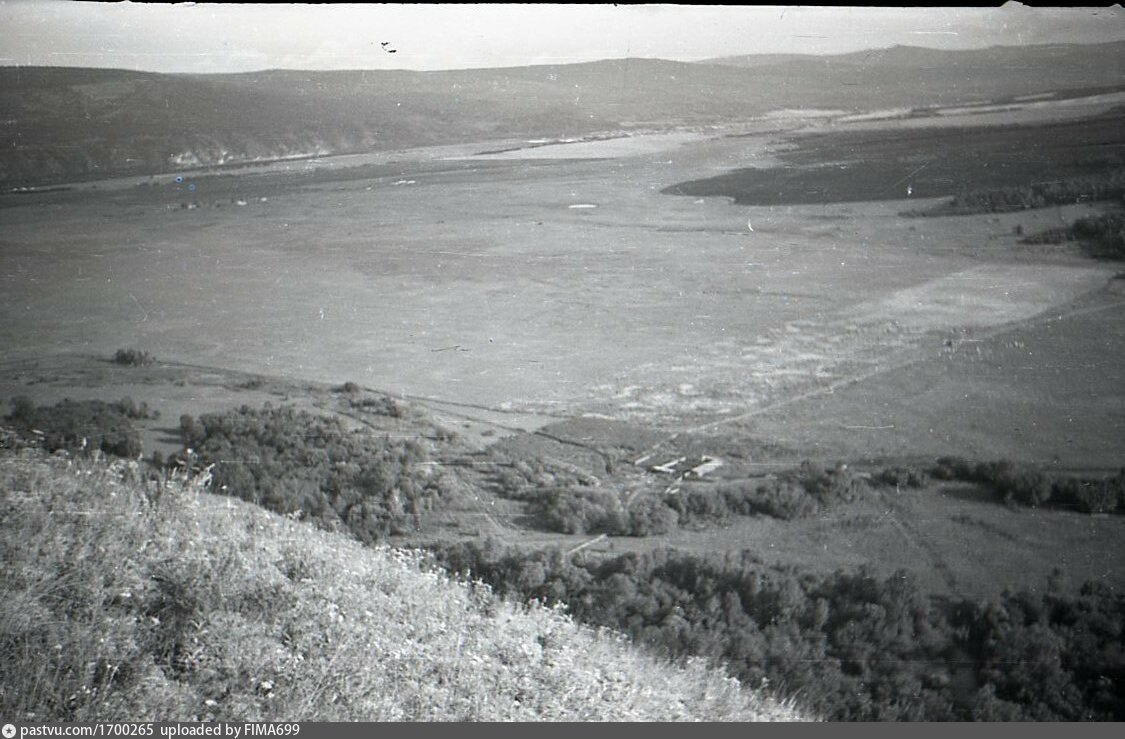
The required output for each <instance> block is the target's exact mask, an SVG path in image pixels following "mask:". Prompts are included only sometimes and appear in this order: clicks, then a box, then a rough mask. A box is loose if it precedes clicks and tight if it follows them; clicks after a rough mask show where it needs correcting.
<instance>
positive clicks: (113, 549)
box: [0, 450, 801, 722]
mask: <svg viewBox="0 0 1125 739" xmlns="http://www.w3.org/2000/svg"><path fill="white" fill-rule="evenodd" d="M0 455H2V456H0V490H2V503H0V505H2V511H3V513H2V514H0V556H2V561H3V568H0V590H2V591H3V592H4V593H5V598H4V599H3V602H2V604H0V664H3V665H4V670H3V672H2V673H0V674H2V677H0V714H2V715H4V716H6V717H18V720H21V721H31V722H38V721H56V720H74V721H95V720H97V721H104V720H123V719H127V720H149V721H154V720H155V721H168V720H179V721H198V720H219V721H294V720H305V721H309V720H314V721H356V720H369V721H387V720H399V721H402V720H406V721H411V720H417V721H428V720H482V721H544V720H584V721H591V720H596V721H614V720H623V721H667V720H707V721H719V720H735V721H749V720H775V721H776V720H800V719H801V716H800V715H799V714H798V713H797V712H795V711H794V710H793V709H792V708H790V707H788V706H787V705H784V704H782V703H779V702H778V701H776V700H774V699H771V698H767V697H763V696H760V695H758V694H755V693H752V692H750V691H748V690H746V689H745V688H743V687H742V686H741V685H740V684H739V683H738V682H737V681H735V680H733V679H731V678H729V677H727V676H725V675H724V674H723V673H721V672H718V671H715V670H713V669H711V668H708V667H706V666H705V665H703V664H702V663H700V662H690V663H688V664H685V665H682V666H675V665H671V664H668V663H662V662H659V661H657V660H656V659H654V658H652V657H649V656H647V655H644V654H642V653H641V652H640V651H638V650H636V649H634V648H633V647H632V646H631V645H629V644H628V643H626V642H624V641H623V640H622V638H621V637H618V636H616V635H614V634H612V633H609V632H595V631H593V630H591V629H589V628H586V627H582V626H579V625H577V624H575V623H574V622H573V621H571V620H570V618H568V617H567V616H566V615H565V614H563V613H561V612H559V611H558V610H552V609H548V608H545V607H531V608H527V607H523V606H517V605H515V604H512V603H508V602H506V601H503V600H501V599H499V598H497V597H495V596H494V595H493V594H492V593H491V592H490V591H489V590H488V588H487V586H484V585H483V584H480V583H474V582H471V581H468V580H464V579H456V578H450V577H449V576H447V575H446V574H445V573H444V572H443V571H441V570H439V569H437V568H435V567H433V566H432V565H431V564H430V563H429V562H428V560H427V559H426V556H425V555H424V554H421V553H418V552H412V551H403V550H394V549H387V548H377V549H373V548H368V547H364V546H362V545H361V544H359V543H358V542H356V541H354V540H352V539H349V538H347V537H345V536H344V535H343V534H339V533H332V532H326V531H321V530H317V529H314V528H313V527H312V526H311V525H309V524H307V523H303V522H299V521H295V520H289V519H286V518H283V517H280V516H277V515H275V514H271V513H269V512H266V511H264V510H262V509H260V508H258V507H256V506H253V505H250V504H247V503H243V502H240V501H236V500H233V499H229V498H221V497H218V496H212V495H209V494H206V493H203V492H201V490H202V487H203V485H202V481H200V480H185V479H171V480H165V481H162V482H157V481H155V480H145V479H144V476H143V475H142V474H141V473H140V471H139V469H138V467H137V466H136V464H135V463H125V462H116V463H113V464H106V463H104V462H98V461H96V460H72V459H66V458H61V457H47V456H45V455H43V454H42V453H39V452H34V453H32V452H31V450H22V451H20V452H15V451H12V450H4V451H0Z"/></svg>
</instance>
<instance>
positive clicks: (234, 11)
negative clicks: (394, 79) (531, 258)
mask: <svg viewBox="0 0 1125 739" xmlns="http://www.w3.org/2000/svg"><path fill="white" fill-rule="evenodd" d="M1122 39H1125V12H1123V11H1122V9H1121V7H1120V5H1116V6H1113V7H1111V8H1100V9H1095V8H1088V9H1070V8H1052V9H1032V8H1027V7H1025V6H1021V5H1018V4H1015V3H1009V4H1007V5H1005V6H1003V7H1002V8H881V7H854V8H837V7H821V8H816V7H801V6H743V7H739V6H710V7H708V6H689V5H634V6H616V7H615V6H612V5H492V4H490V5H462V6H451V5H393V4H387V5H300V4H292V5H234V4H215V5H206V4H203V5H191V4H184V5H160V4H144V3H118V4H108V3H82V2H59V1H56V0H0V65H16V64H19V65H49V66H76V67H120V68H126V69H142V70H150V71H158V72H241V71H250V70H256V69H267V68H289V69H395V68H398V69H455V68H465V67H497V66H515V65H523V64H551V63H567V62H579V61H589V60H594V59H606V58H620V57H626V56H634V57H660V58H665V59H678V60H685V61H687V60H697V59H704V58H708V57H714V56H723V55H733V54H754V53H811V54H823V53H840V52H848V51H858V50H861V49H867V48H881V47H887V46H893V45H895V44H905V45H914V46H928V47H932V48H945V49H966V48H980V47H984V46H991V45H998V44H1002V45H1018V44H1042V43H1059V42H1077V43H1094V42H1101V41H1115V40H1122ZM384 42H386V46H384V45H383V43H384ZM391 49H393V50H394V53H393V54H392V53H390V50H391Z"/></svg>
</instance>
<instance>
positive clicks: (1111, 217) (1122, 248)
mask: <svg viewBox="0 0 1125 739" xmlns="http://www.w3.org/2000/svg"><path fill="white" fill-rule="evenodd" d="M1064 241H1077V242H1079V243H1080V245H1081V247H1082V250H1083V251H1085V252H1086V253H1087V254H1088V255H1090V256H1091V257H1094V258H1096V259H1125V213H1105V214H1103V215H1100V216H1087V217H1086V218H1079V219H1078V220H1076V221H1075V222H1074V223H1072V224H1071V225H1069V226H1066V227H1064V228H1052V229H1048V230H1046V231H1041V232H1039V233H1035V234H1032V235H1030V236H1028V237H1026V238H1025V239H1023V241H1022V243H1024V244H1061V243H1062V242H1064Z"/></svg>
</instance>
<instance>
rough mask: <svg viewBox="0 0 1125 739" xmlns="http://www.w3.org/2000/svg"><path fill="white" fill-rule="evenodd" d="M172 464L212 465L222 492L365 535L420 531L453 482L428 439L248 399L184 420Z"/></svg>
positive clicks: (364, 538) (371, 537)
mask: <svg viewBox="0 0 1125 739" xmlns="http://www.w3.org/2000/svg"><path fill="white" fill-rule="evenodd" d="M180 431H181V434H182V436H183V443H184V452H183V453H181V454H178V455H176V456H175V457H173V458H172V459H170V460H169V461H168V464H172V465H190V466H192V467H195V468H198V467H202V466H207V465H214V467H213V468H212V471H211V475H212V483H211V484H212V488H213V490H214V491H215V492H219V493H222V494H225V495H231V496H235V497H238V498H242V499H243V500H249V501H253V502H256V503H259V504H260V505H262V506H264V507H265V508H268V509H270V510H272V511H275V512H278V513H283V514H296V515H300V516H301V517H307V518H310V519H312V520H314V521H316V522H317V523H319V524H321V525H323V526H326V527H327V528H331V529H337V528H343V529H346V530H348V531H351V532H352V533H353V534H354V535H355V536H356V537H358V538H359V539H360V540H361V541H364V542H373V541H377V540H379V539H381V538H383V537H385V536H388V535H392V534H402V533H407V532H409V531H412V530H415V529H416V527H417V523H418V520H419V517H420V516H421V515H422V514H424V513H427V512H429V511H433V510H436V509H438V508H440V507H442V506H444V505H445V504H447V503H449V502H450V501H451V499H452V498H453V494H454V485H453V484H452V481H451V480H450V479H449V478H448V477H447V476H445V475H444V474H443V473H442V472H441V471H440V468H439V466H438V465H435V464H433V463H432V462H431V460H430V455H429V451H428V450H427V448H426V447H425V446H424V445H423V444H422V443H421V442H419V441H416V440H401V439H391V438H389V437H385V436H384V437H379V436H376V435H374V434H372V433H370V432H368V431H366V430H356V431H349V430H347V429H345V428H344V426H343V425H342V423H341V422H340V420H339V419H337V418H332V417H327V416H317V415H312V414H310V413H307V412H305V411H297V410H296V409H294V408H293V407H291V406H282V407H277V408H274V407H272V406H270V405H269V404H266V406H265V407H263V408H261V409H252V408H250V407H248V406H242V407H241V408H239V409H237V410H232V411H228V412H225V413H214V414H205V415H203V416H200V417H199V418H198V419H197V418H194V417H192V416H190V415H184V416H182V417H181V418H180Z"/></svg>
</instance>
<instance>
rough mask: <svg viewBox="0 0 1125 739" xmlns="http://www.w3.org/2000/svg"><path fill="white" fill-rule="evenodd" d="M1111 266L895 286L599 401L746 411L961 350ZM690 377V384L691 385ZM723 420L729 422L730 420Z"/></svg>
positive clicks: (660, 414) (654, 370)
mask: <svg viewBox="0 0 1125 739" xmlns="http://www.w3.org/2000/svg"><path fill="white" fill-rule="evenodd" d="M1113 272H1114V270H1113V269H1112V268H1107V267H1062V266H1042V265H1011V264H1007V265H1002V264H1001V265H980V266H976V267H972V268H969V269H966V270H962V271H960V272H956V273H953V274H951V275H946V276H944V277H939V278H935V279H933V280H928V281H926V282H924V283H922V284H921V285H916V286H912V287H908V288H904V289H901V290H896V291H893V292H891V293H890V294H889V295H887V296H886V297H881V298H877V299H874V300H869V301H864V302H861V303H858V304H856V305H852V306H848V307H846V308H844V309H842V310H839V311H836V312H833V313H821V314H818V315H817V316H816V318H815V319H800V320H795V321H789V322H787V323H785V324H784V325H782V326H780V327H777V328H772V329H770V330H768V331H766V332H765V333H764V335H760V336H758V337H757V338H756V339H755V340H754V341H753V342H751V343H744V342H739V341H737V340H735V339H728V340H722V341H717V342H712V343H708V344H704V345H701V346H699V347H697V349H696V350H695V352H693V353H692V355H691V356H690V357H688V356H683V357H675V358H669V360H666V361H661V362H655V363H650V364H646V365H642V366H640V367H638V368H636V369H635V370H634V371H633V372H631V373H630V375H629V384H628V385H625V386H623V387H613V386H598V387H595V388H592V390H593V391H594V393H598V392H601V393H603V394H608V395H609V398H608V400H606V401H599V400H593V401H592V407H594V408H602V409H603V410H604V411H605V412H608V409H610V408H613V409H616V410H619V411H621V412H623V413H624V414H626V415H627V416H628V417H630V418H633V419H638V420H640V419H643V420H650V419H658V420H661V421H664V422H668V421H670V420H673V419H677V418H680V419H682V418H691V417H698V416H700V415H701V414H714V415H719V416H722V415H725V414H731V415H737V416H738V417H742V416H744V415H745V414H747V413H752V412H754V411H756V410H759V409H763V408H767V407H769V406H770V405H772V404H775V403H778V402H784V401H786V400H791V399H793V398H796V397H802V396H805V395H809V394H817V393H825V392H833V391H834V389H835V388H837V387H839V386H841V385H844V384H849V383H851V382H855V381H858V380H861V379H865V378H869V377H872V376H875V375H877V374H879V373H881V372H883V371H886V370H888V369H891V368H893V367H898V366H904V365H906V364H909V363H912V362H915V361H921V360H923V359H925V358H928V357H933V356H939V355H940V354H941V353H942V351H948V352H952V351H955V350H956V349H957V348H958V347H959V346H961V344H962V342H963V341H965V340H966V339H968V338H969V337H971V336H979V335H980V333H981V332H982V331H988V330H990V329H994V328H996V327H999V326H1004V325H1006V324H1012V323H1014V322H1017V321H1022V320H1027V319H1029V318H1032V317H1034V316H1036V315H1038V314H1040V313H1042V312H1043V311H1045V310H1047V309H1048V308H1050V307H1052V306H1055V305H1059V304H1062V303H1066V302H1068V301H1070V300H1072V299H1074V298H1075V297H1077V296H1079V295H1082V294H1084V293H1088V292H1091V291H1093V290H1096V289H1098V288H1101V287H1103V286H1104V285H1105V284H1106V281H1107V280H1108V279H1109V278H1110V277H1111V276H1112V275H1113ZM688 380H691V382H688ZM716 422H719V423H721V422H722V419H718V420H717V421H716Z"/></svg>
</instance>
